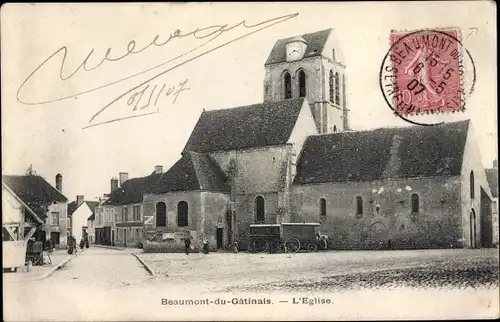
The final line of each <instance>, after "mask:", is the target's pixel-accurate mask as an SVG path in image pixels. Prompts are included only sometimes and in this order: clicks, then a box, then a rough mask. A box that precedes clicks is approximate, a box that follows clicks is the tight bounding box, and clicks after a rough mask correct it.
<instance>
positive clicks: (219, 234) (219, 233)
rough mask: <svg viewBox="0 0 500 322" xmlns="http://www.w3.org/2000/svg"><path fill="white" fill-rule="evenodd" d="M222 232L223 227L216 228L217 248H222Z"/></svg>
mask: <svg viewBox="0 0 500 322" xmlns="http://www.w3.org/2000/svg"><path fill="white" fill-rule="evenodd" d="M223 233H224V228H217V236H216V239H217V249H221V248H222V240H223V237H222V236H223Z"/></svg>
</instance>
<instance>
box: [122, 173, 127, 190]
mask: <svg viewBox="0 0 500 322" xmlns="http://www.w3.org/2000/svg"><path fill="white" fill-rule="evenodd" d="M127 180H128V172H120V187H122V186H123V183H124V182H125V181H127Z"/></svg>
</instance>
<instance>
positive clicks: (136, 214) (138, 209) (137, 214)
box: [134, 205, 141, 221]
mask: <svg viewBox="0 0 500 322" xmlns="http://www.w3.org/2000/svg"><path fill="white" fill-rule="evenodd" d="M134 221H141V205H135V206H134Z"/></svg>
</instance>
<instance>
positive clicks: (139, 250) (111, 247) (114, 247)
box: [90, 244, 142, 253]
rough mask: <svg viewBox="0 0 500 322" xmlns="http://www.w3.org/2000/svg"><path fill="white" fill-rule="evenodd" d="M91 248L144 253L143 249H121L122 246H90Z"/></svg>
mask: <svg viewBox="0 0 500 322" xmlns="http://www.w3.org/2000/svg"><path fill="white" fill-rule="evenodd" d="M90 247H96V248H107V249H113V250H122V251H123V250H125V251H128V252H131V253H142V249H141V248H136V247H121V246H108V245H97V244H90Z"/></svg>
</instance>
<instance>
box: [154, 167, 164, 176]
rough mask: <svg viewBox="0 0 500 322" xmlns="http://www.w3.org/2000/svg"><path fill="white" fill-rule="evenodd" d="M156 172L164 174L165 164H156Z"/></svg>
mask: <svg viewBox="0 0 500 322" xmlns="http://www.w3.org/2000/svg"><path fill="white" fill-rule="evenodd" d="M155 173H156V174H162V173H163V166H162V165H157V166H155Z"/></svg>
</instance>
